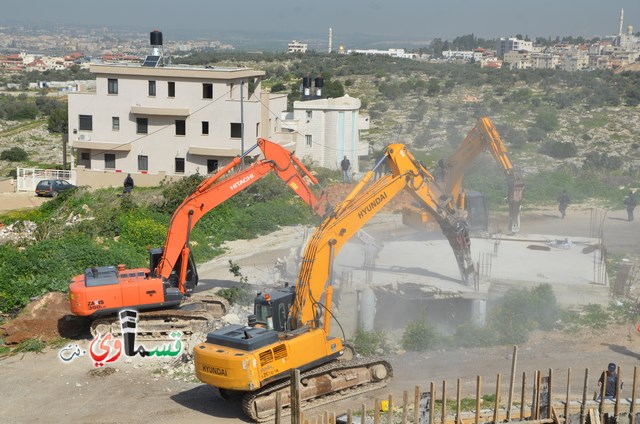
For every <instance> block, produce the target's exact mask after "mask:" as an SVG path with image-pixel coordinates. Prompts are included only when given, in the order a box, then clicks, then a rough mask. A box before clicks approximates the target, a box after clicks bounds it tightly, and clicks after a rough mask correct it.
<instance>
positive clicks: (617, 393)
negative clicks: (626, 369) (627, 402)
mask: <svg viewBox="0 0 640 424" xmlns="http://www.w3.org/2000/svg"><path fill="white" fill-rule="evenodd" d="M621 375H622V368H620V367H618V379H617V381H616V406H615V409H614V410H613V416H614V417H616V418H615V419H616V422H618V415H619V414H620V383H621V382H622V378H621V377H620V376H621Z"/></svg>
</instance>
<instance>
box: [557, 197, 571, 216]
mask: <svg viewBox="0 0 640 424" xmlns="http://www.w3.org/2000/svg"><path fill="white" fill-rule="evenodd" d="M557 200H558V210H559V211H560V215H561V218H563V219H564V217H565V215H566V214H567V206H569V203H570V202H571V200H570V199H569V194H567V190H562V193H561V194H560V195H559V196H558V199H557Z"/></svg>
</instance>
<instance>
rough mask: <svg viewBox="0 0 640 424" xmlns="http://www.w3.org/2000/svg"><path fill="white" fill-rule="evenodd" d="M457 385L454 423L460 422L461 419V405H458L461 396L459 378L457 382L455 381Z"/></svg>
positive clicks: (458, 423)
mask: <svg viewBox="0 0 640 424" xmlns="http://www.w3.org/2000/svg"><path fill="white" fill-rule="evenodd" d="M457 384H458V385H457V387H456V424H461V422H462V421H461V420H460V412H461V409H462V408H461V407H460V402H461V401H462V400H461V397H462V388H461V387H460V379H458V383H457Z"/></svg>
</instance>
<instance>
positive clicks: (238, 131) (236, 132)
mask: <svg viewBox="0 0 640 424" xmlns="http://www.w3.org/2000/svg"><path fill="white" fill-rule="evenodd" d="M231 138H242V125H240V124H239V123H237V122H232V123H231Z"/></svg>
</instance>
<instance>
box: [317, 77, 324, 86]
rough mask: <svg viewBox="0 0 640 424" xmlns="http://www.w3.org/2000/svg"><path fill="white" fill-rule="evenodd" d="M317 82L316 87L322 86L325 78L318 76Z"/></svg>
mask: <svg viewBox="0 0 640 424" xmlns="http://www.w3.org/2000/svg"><path fill="white" fill-rule="evenodd" d="M315 84H316V88H322V86H323V85H324V79H323V78H322V77H317V78H316V81H315Z"/></svg>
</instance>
